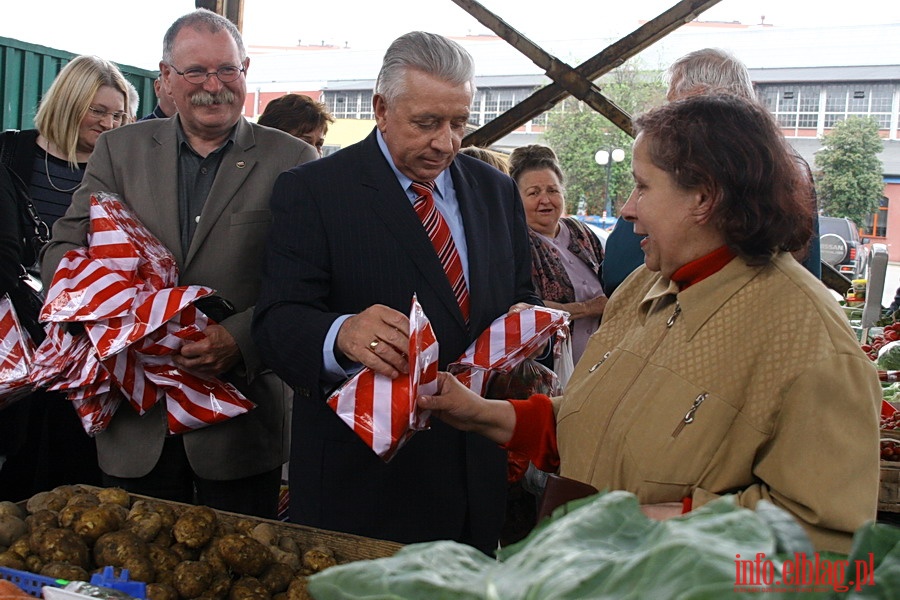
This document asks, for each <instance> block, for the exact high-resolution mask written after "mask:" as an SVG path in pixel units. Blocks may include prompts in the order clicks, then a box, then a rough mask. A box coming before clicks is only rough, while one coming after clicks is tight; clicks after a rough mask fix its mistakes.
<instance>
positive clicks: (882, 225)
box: [863, 196, 890, 238]
mask: <svg viewBox="0 0 900 600" xmlns="http://www.w3.org/2000/svg"><path fill="white" fill-rule="evenodd" d="M889 203H890V200H889V199H888V197H887V196H882V197H881V202H880V203H879V205H878V210H877V211H875V212H874V213H873V214H871V215H869V216H868V217H867V218H866V226H865V227H863V235H864V236H872V237H881V238H883V237H887V216H888V204H889Z"/></svg>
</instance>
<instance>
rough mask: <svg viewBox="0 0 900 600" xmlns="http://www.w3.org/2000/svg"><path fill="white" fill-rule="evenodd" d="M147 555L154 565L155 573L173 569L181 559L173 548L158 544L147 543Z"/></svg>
mask: <svg viewBox="0 0 900 600" xmlns="http://www.w3.org/2000/svg"><path fill="white" fill-rule="evenodd" d="M147 556H148V558H150V562H152V563H153V565H154V566H155V567H156V571H157V573H159V572H160V571H174V570H175V567H176V566H177V565H178V563H180V562H181V560H182V559H181V557H180V556H178V555H177V554H176V553H175V551H174V550H172V549H171V548H169V547H167V546H160V545H158V544H147Z"/></svg>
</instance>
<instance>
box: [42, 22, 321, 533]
mask: <svg viewBox="0 0 900 600" xmlns="http://www.w3.org/2000/svg"><path fill="white" fill-rule="evenodd" d="M249 64H250V59H249V58H248V57H247V54H246V52H245V50H244V45H243V42H242V40H241V36H240V33H239V32H238V30H237V28H236V27H235V26H234V25H233V24H232V23H231V22H230V21H228V20H227V19H225V18H224V17H221V16H219V15H217V14H215V13H212V12H210V11H208V10H203V9H200V10H197V11H195V12H192V13H189V14H187V15H185V16H183V17H181V18H179V19H178V20H177V21H175V23H173V25H172V26H171V27H170V28H169V30H168V32H167V33H166V36H165V41H164V49H163V61H162V62H160V70H161V71H162V75H163V79H164V80H165V85H166V89H168V90H169V91H170V92H171V94H172V98H173V99H174V101H175V104H176V106H177V109H178V116H177V117H175V118H171V119H153V120H148V121H142V122H139V123H134V124H132V125H129V126H128V127H121V128H119V129H116V130H114V131H112V132H110V133H119V134H120V135H115V136H106V135H102V136H100V139H99V140H98V142H97V146H96V147H95V149H94V152H93V154H92V155H91V159H90V161H89V162H88V167H87V171H86V172H85V176H84V181H83V182H82V184H81V187H79V188H78V190H77V191H76V192H75V194H74V196H73V199H72V205H71V206H70V207H69V209H68V211H67V212H66V215H65V216H64V217H62V218H61V219H59V220H58V221H57V222H56V223H55V225H54V227H53V237H52V239H51V241H50V243H49V244H48V245H47V246H46V247H45V249H44V251H43V253H42V272H43V276H44V280H45V283H49V282H50V281H51V279H52V277H53V273H54V272H55V271H56V267H57V265H58V264H59V261H60V259H61V258H62V256H63V254H64V253H65V252H66V251H67V250H69V249H72V248H74V247H77V246H84V245H86V244H87V233H88V229H89V226H90V221H89V214H90V196H91V194H92V193H95V192H99V191H106V192H111V193H115V194H118V195H119V196H120V197H121V198H122V200H123V202H124V203H125V204H126V205H127V206H128V208H129V209H131V211H132V212H133V213H134V214H135V215H136V216H137V218H138V219H139V220H140V221H141V222H142V223H143V224H144V225H145V226H146V227H147V228H148V229H149V230H150V232H151V233H153V234H154V235H155V236H156V237H157V238H158V239H159V240H160V241H161V242H162V243H163V245H165V246H166V247H167V248H168V249H169V251H170V252H171V253H172V255H173V256H174V257H175V260H176V262H177V264H178V270H179V274H180V275H179V284H180V285H191V284H196V285H204V286H208V287H211V288H213V289H214V290H216V293H217V294H218V295H219V296H222V297H223V298H225V299H226V300H228V301H229V302H230V303H231V304H232V305H233V306H234V308H235V314H233V315H231V316H227V318H221V317H220V318H219V319H218V321H219V324H217V325H210V326H209V327H207V328H206V329H205V330H204V334H205V337H204V338H203V339H201V340H199V341H196V342H192V343H186V344H184V345H183V346H182V347H181V348H180V351H179V354H177V355H176V356H175V359H174V360H175V362H176V364H177V365H178V366H180V367H182V368H187V369H191V370H194V371H197V372H201V373H204V374H207V375H210V376H218V377H221V378H222V379H226V380H228V381H230V382H231V383H233V384H234V385H236V386H237V387H238V389H240V390H241V391H242V392H243V393H244V395H245V396H247V398H249V399H250V400H252V401H253V402H255V403H256V405H257V406H256V408H254V409H252V410H251V411H250V412H248V413H247V414H244V415H241V416H238V417H235V418H233V419H229V420H227V421H224V422H222V423H219V424H216V425H211V426H209V427H205V428H202V429H198V430H195V431H191V432H189V433H185V434H183V435H176V436H167V435H166V432H167V426H166V407H165V406H164V403H157V404H156V405H155V406H154V407H153V408H152V409H150V410H149V411H148V412H147V413H146V414H144V415H143V416H138V414H137V412H136V411H134V410H132V409H131V407H130V406H128V405H127V404H126V403H124V402H123V403H122V405H121V406H120V407H119V409H118V411H116V413H115V415H114V416H113V418H112V422H111V423H110V424H109V427H108V428H107V429H106V430H105V431H103V432H101V433H99V434H98V435H97V438H96V439H97V453H98V456H99V459H100V468H101V469H102V470H103V473H104V484H105V485H118V486H120V487H123V488H125V489H127V490H129V491H132V492H135V493H140V494H146V495H149V496H155V497H161V498H166V499H170V500H178V501H181V502H192V501H193V500H194V499H195V498H196V499H197V501H198V502H199V503H200V504H206V505H208V506H211V507H213V508H219V509H222V510H228V511H233V512H239V513H246V514H253V515H257V516H263V517H269V518H274V517H275V516H276V514H277V505H278V493H279V489H280V483H281V467H282V465H283V464H284V463H285V462H286V460H287V457H288V456H287V455H288V449H289V438H288V432H289V422H290V398H289V394H288V393H286V389H285V386H284V384H283V382H282V381H281V380H280V379H279V378H278V377H277V376H275V374H273V373H272V372H271V371H269V370H267V369H265V368H264V367H263V365H262V361H261V356H260V354H259V352H258V350H257V348H256V346H255V345H254V344H253V342H252V339H251V335H250V320H251V316H252V314H253V305H254V303H255V302H256V298H257V294H258V292H259V270H260V266H261V264H262V258H263V247H264V240H265V236H266V232H267V228H268V224H269V221H270V219H271V213H270V211H269V198H270V197H271V193H272V185H273V183H274V181H275V179H276V177H277V176H278V175H279V174H280V173H281V172H283V171H285V170H287V169H289V168H291V167H293V166H295V165H297V164H300V163H303V162H307V161H310V160H315V159H316V158H317V154H316V151H315V149H314V148H313V147H312V146H310V145H309V144H307V143H305V142H303V141H301V140H298V139H297V138H294V137H293V136H290V135H288V134H287V133H284V132H282V131H277V130H275V129H271V128H268V127H262V126H258V125H256V124H254V123H249V122H248V121H247V120H246V119H244V118H243V117H242V116H241V111H242V109H243V105H244V97H245V95H246V79H245V75H244V73H245V72H246V69H247V67H248V66H249ZM195 490H196V496H195Z"/></svg>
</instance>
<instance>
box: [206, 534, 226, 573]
mask: <svg viewBox="0 0 900 600" xmlns="http://www.w3.org/2000/svg"><path fill="white" fill-rule="evenodd" d="M221 541H222V540H221V538H213V539H212V541H211V542H210V543H209V544H207V545H206V547H205V548H203V550H201V551H200V557H199V560H202V561H204V562H206V563H208V564H209V566H211V567H212V569H213V571H214V572H215V573H228V565H227V564H225V559H224V558H222V553H221V552H219V543H220V542H221Z"/></svg>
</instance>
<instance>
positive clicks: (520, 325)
mask: <svg viewBox="0 0 900 600" xmlns="http://www.w3.org/2000/svg"><path fill="white" fill-rule="evenodd" d="M568 324H569V313H567V312H565V311H561V310H555V309H552V308H545V307H543V306H532V307H530V308H526V309H524V310H522V311H519V312H515V313H512V314H508V315H505V316H503V317H499V318H497V319H495V320H494V322H493V323H491V326H490V327H488V328H487V329H485V330H484V332H483V333H482V334H481V335H479V336H478V338H477V339H476V340H475V341H474V342H473V343H472V345H471V346H469V348H468V349H467V350H466V351H465V353H464V354H463V355H462V356H461V357H460V358H459V360H457V361H456V362H455V363H453V364H452V365H450V367H449V371H450V372H451V373H453V375H454V376H455V377H456V378H457V379H459V380H460V381H461V382H463V383H464V384H465V385H466V386H467V387H468V388H469V389H471V390H473V391H474V392H476V393H477V394H478V395H479V396H484V395H485V393H486V392H487V386H488V383H489V379H490V376H491V374H492V373H497V372H499V373H509V372H510V371H512V369H513V368H514V367H515V366H516V365H518V364H519V363H521V362H522V361H524V360H525V359H526V358H528V357H529V356H531V355H532V354H534V353H535V352H537V351H538V350H540V348H541V347H542V346H543V345H544V344H546V343H547V342H548V341H550V338H551V337H553V335H554V334H561V335H567V334H568V330H567V326H568Z"/></svg>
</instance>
